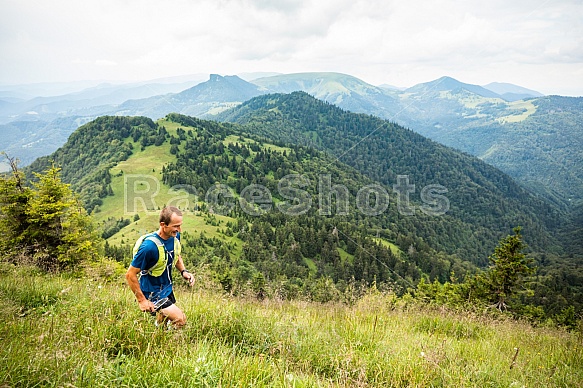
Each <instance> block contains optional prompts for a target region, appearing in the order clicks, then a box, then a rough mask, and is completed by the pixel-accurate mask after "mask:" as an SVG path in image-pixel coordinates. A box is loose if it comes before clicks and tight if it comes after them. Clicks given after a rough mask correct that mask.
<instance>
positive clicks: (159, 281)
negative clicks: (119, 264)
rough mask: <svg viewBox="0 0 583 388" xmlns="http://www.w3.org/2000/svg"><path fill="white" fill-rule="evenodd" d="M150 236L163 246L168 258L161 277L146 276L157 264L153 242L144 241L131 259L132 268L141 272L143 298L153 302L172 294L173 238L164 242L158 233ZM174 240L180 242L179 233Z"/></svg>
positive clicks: (156, 254) (156, 250) (156, 249)
mask: <svg viewBox="0 0 583 388" xmlns="http://www.w3.org/2000/svg"><path fill="white" fill-rule="evenodd" d="M150 235H152V236H154V238H157V239H158V240H160V241H161V242H162V243H163V244H164V247H165V250H166V255H167V257H168V263H167V265H166V269H165V270H164V272H163V273H162V275H160V276H158V277H156V276H152V275H149V274H147V272H146V271H148V270H149V269H150V268H152V267H153V266H154V265H156V263H157V262H158V246H157V245H156V243H155V242H153V241H150V240H145V239H144V241H143V242H142V245H141V246H140V248H139V249H138V252H137V253H136V255H135V256H134V258H133V259H132V266H133V267H135V268H139V269H141V270H142V276H140V289H141V290H142V292H143V293H144V296H145V297H146V298H148V299H150V300H152V301H155V300H157V299H160V298H165V297H167V296H168V295H170V293H171V292H172V264H173V263H174V237H170V238H169V239H167V240H164V239H163V238H162V237H160V236H159V235H158V233H152V234H150ZM150 235H149V236H150ZM176 238H178V239H179V240H180V233H178V234H177V235H176Z"/></svg>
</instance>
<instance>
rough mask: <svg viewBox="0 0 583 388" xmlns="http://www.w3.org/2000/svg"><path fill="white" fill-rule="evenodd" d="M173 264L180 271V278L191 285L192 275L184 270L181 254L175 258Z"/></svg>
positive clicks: (192, 281) (192, 282)
mask: <svg viewBox="0 0 583 388" xmlns="http://www.w3.org/2000/svg"><path fill="white" fill-rule="evenodd" d="M174 266H175V267H176V269H177V270H178V271H180V273H181V274H182V278H183V279H184V280H186V281H188V285H190V286H192V285H193V284H194V275H193V274H191V273H190V272H185V271H186V267H185V266H184V261H182V255H180V256H178V260H176V263H175V264H174Z"/></svg>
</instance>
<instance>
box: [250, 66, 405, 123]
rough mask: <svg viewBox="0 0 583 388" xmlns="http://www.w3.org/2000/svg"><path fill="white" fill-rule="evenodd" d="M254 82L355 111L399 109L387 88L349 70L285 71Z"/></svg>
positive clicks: (390, 111)
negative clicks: (285, 72)
mask: <svg viewBox="0 0 583 388" xmlns="http://www.w3.org/2000/svg"><path fill="white" fill-rule="evenodd" d="M252 82H253V83H254V84H256V85H258V86H260V87H262V88H263V90H265V91H268V92H270V93H291V92H294V91H303V92H306V93H308V94H310V95H312V96H314V97H316V98H318V99H320V100H323V101H326V102H328V103H330V104H334V105H336V106H339V107H341V108H343V109H347V110H350V111H352V112H366V113H369V114H373V115H377V116H381V117H387V116H391V115H394V114H395V113H396V112H397V109H398V100H396V99H395V98H394V97H393V96H392V95H391V94H390V93H387V91H386V90H384V89H383V88H380V87H378V86H373V85H370V84H368V83H366V82H364V81H362V80H360V79H358V78H356V77H352V76H350V75H346V74H340V73H297V74H283V75H278V76H273V77H266V78H259V79H256V80H253V81H252Z"/></svg>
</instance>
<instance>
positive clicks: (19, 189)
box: [0, 153, 32, 261]
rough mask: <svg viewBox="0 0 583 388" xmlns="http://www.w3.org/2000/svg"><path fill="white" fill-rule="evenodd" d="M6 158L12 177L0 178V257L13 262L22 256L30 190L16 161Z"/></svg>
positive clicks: (27, 224)
mask: <svg viewBox="0 0 583 388" xmlns="http://www.w3.org/2000/svg"><path fill="white" fill-rule="evenodd" d="M3 156H5V157H6V159H7V160H8V163H9V164H10V168H11V169H12V175H6V176H0V255H1V256H4V257H8V258H10V259H11V261H14V260H15V259H16V257H18V256H20V255H22V254H24V255H26V252H22V251H23V245H25V244H24V243H25V241H23V240H24V238H25V235H26V231H27V229H28V226H29V223H28V216H27V215H26V209H27V208H28V202H29V200H30V197H31V196H32V190H31V189H30V188H29V187H27V186H26V185H25V175H24V174H23V173H22V172H21V171H19V170H18V160H17V159H14V158H10V157H8V156H7V155H6V154H4V153H3Z"/></svg>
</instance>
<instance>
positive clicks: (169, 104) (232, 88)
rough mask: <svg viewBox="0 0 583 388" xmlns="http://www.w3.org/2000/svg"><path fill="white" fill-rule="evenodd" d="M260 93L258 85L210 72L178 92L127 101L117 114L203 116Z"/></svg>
mask: <svg viewBox="0 0 583 388" xmlns="http://www.w3.org/2000/svg"><path fill="white" fill-rule="evenodd" d="M263 93H265V92H264V91H262V90H261V89H260V88H259V87H258V86H257V85H254V84H252V83H249V82H247V81H244V80H242V79H241V78H239V77H237V76H224V77H223V76H220V75H218V74H211V75H210V78H209V80H208V81H206V82H202V83H199V84H198V85H196V86H193V87H192V88H189V89H186V90H184V91H182V92H180V93H171V94H167V95H163V96H155V97H150V98H147V99H142V100H132V101H126V102H125V103H123V104H121V105H120V106H119V107H118V108H117V110H116V114H120V115H138V116H146V117H151V118H153V119H158V118H162V117H164V116H166V115H167V114H168V113H170V112H174V113H181V114H186V115H191V116H202V117H204V116H208V115H209V114H216V113H219V112H221V111H222V110H224V109H228V108H230V107H232V106H234V105H237V104H240V103H242V102H243V101H246V100H248V99H250V98H252V97H255V96H258V95H261V94H263Z"/></svg>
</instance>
